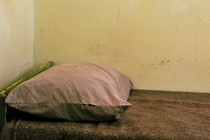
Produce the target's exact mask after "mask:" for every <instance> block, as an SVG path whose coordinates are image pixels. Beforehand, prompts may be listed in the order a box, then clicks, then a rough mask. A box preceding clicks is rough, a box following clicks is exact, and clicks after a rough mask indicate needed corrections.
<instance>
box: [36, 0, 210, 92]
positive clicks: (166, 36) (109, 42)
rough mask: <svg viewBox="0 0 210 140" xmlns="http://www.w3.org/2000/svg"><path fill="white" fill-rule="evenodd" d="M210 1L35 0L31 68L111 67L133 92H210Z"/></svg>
mask: <svg viewBox="0 0 210 140" xmlns="http://www.w3.org/2000/svg"><path fill="white" fill-rule="evenodd" d="M209 5H210V1H209V0H164V1H163V0H59V1H58V0H36V1H35V48H34V63H35V64H36V65H37V64H41V63H43V62H46V61H48V60H53V61H55V62H56V63H63V62H69V61H75V60H82V61H91V62H96V63H101V64H106V65H109V66H111V67H113V68H115V69H117V70H119V71H120V72H122V73H124V74H126V75H127V76H129V77H130V78H131V80H132V81H133V82H134V84H135V86H134V88H136V89H149V90H174V91H196V92H210V85H209V83H210V76H209V75H210V55H209V52H210V39H209V36H210V8H209Z"/></svg>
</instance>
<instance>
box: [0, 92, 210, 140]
mask: <svg viewBox="0 0 210 140" xmlns="http://www.w3.org/2000/svg"><path fill="white" fill-rule="evenodd" d="M129 102H130V103H132V107H131V108H129V109H128V110H127V111H126V112H125V113H124V114H123V115H122V116H121V118H120V119H119V120H118V121H114V122H103V123H102V122H101V123H79V122H66V121H49V120H44V119H38V118H36V117H27V116H25V115H24V116H22V118H18V119H17V120H16V121H15V122H14V121H12V122H8V123H7V124H6V125H5V127H4V128H3V132H4V133H2V139H3V137H4V138H5V137H7V136H8V135H10V136H11V133H10V134H8V133H9V132H12V133H13V136H12V138H13V139H17V140H157V139H158V140H210V94H207V93H183V92H160V91H137V90H133V91H131V95H130V98H129ZM9 130H10V131H9ZM6 133H7V134H6ZM12 138H10V139H12Z"/></svg>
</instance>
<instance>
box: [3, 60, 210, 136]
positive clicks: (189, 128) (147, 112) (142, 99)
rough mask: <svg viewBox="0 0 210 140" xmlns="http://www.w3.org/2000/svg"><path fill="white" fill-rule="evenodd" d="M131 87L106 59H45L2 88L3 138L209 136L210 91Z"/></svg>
mask: <svg viewBox="0 0 210 140" xmlns="http://www.w3.org/2000/svg"><path fill="white" fill-rule="evenodd" d="M48 68H49V69H48ZM132 87H133V82H132V81H131V80H130V78H128V77H127V76H125V75H124V74H122V73H120V72H118V71H116V70H114V69H113V68H110V67H107V66H104V65H100V64H95V63H90V62H70V63H64V64H59V65H54V63H52V62H48V63H46V64H44V65H41V66H40V67H39V68H38V69H35V70H33V71H32V72H30V73H29V74H28V75H26V76H24V77H23V78H20V80H18V81H17V82H15V83H14V84H12V85H11V86H8V88H6V89H5V90H2V91H1V92H0V95H1V96H2V97H4V98H1V100H0V101H1V102H0V103H1V106H0V111H1V117H0V118H1V119H0V126H1V128H0V129H2V132H1V139H2V140H141V139H142V140H157V139H159V140H176V139H187V140H188V139H190V140H198V139H201V140H207V139H210V110H209V109H210V94H207V93H187V92H166V91H146V90H131V89H132ZM4 95H5V96H4Z"/></svg>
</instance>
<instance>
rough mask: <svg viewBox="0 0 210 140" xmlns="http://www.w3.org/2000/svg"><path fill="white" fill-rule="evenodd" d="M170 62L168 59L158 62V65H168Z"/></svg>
mask: <svg viewBox="0 0 210 140" xmlns="http://www.w3.org/2000/svg"><path fill="white" fill-rule="evenodd" d="M170 62H171V60H170V59H168V60H162V61H160V63H159V64H160V65H164V64H166V63H170Z"/></svg>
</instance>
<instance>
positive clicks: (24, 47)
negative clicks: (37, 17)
mask: <svg viewBox="0 0 210 140" xmlns="http://www.w3.org/2000/svg"><path fill="white" fill-rule="evenodd" d="M33 15H34V2H33V0H0V57H1V59H0V64H1V65H0V88H3V87H5V86H6V85H7V84H9V83H11V82H12V81H14V80H15V79H17V78H18V77H19V76H20V75H22V74H23V73H24V72H25V71H27V70H28V69H29V68H31V67H32V65H33V29H34V26H33V24H34V23H33V22H34V21H33V18H34V16H33Z"/></svg>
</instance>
